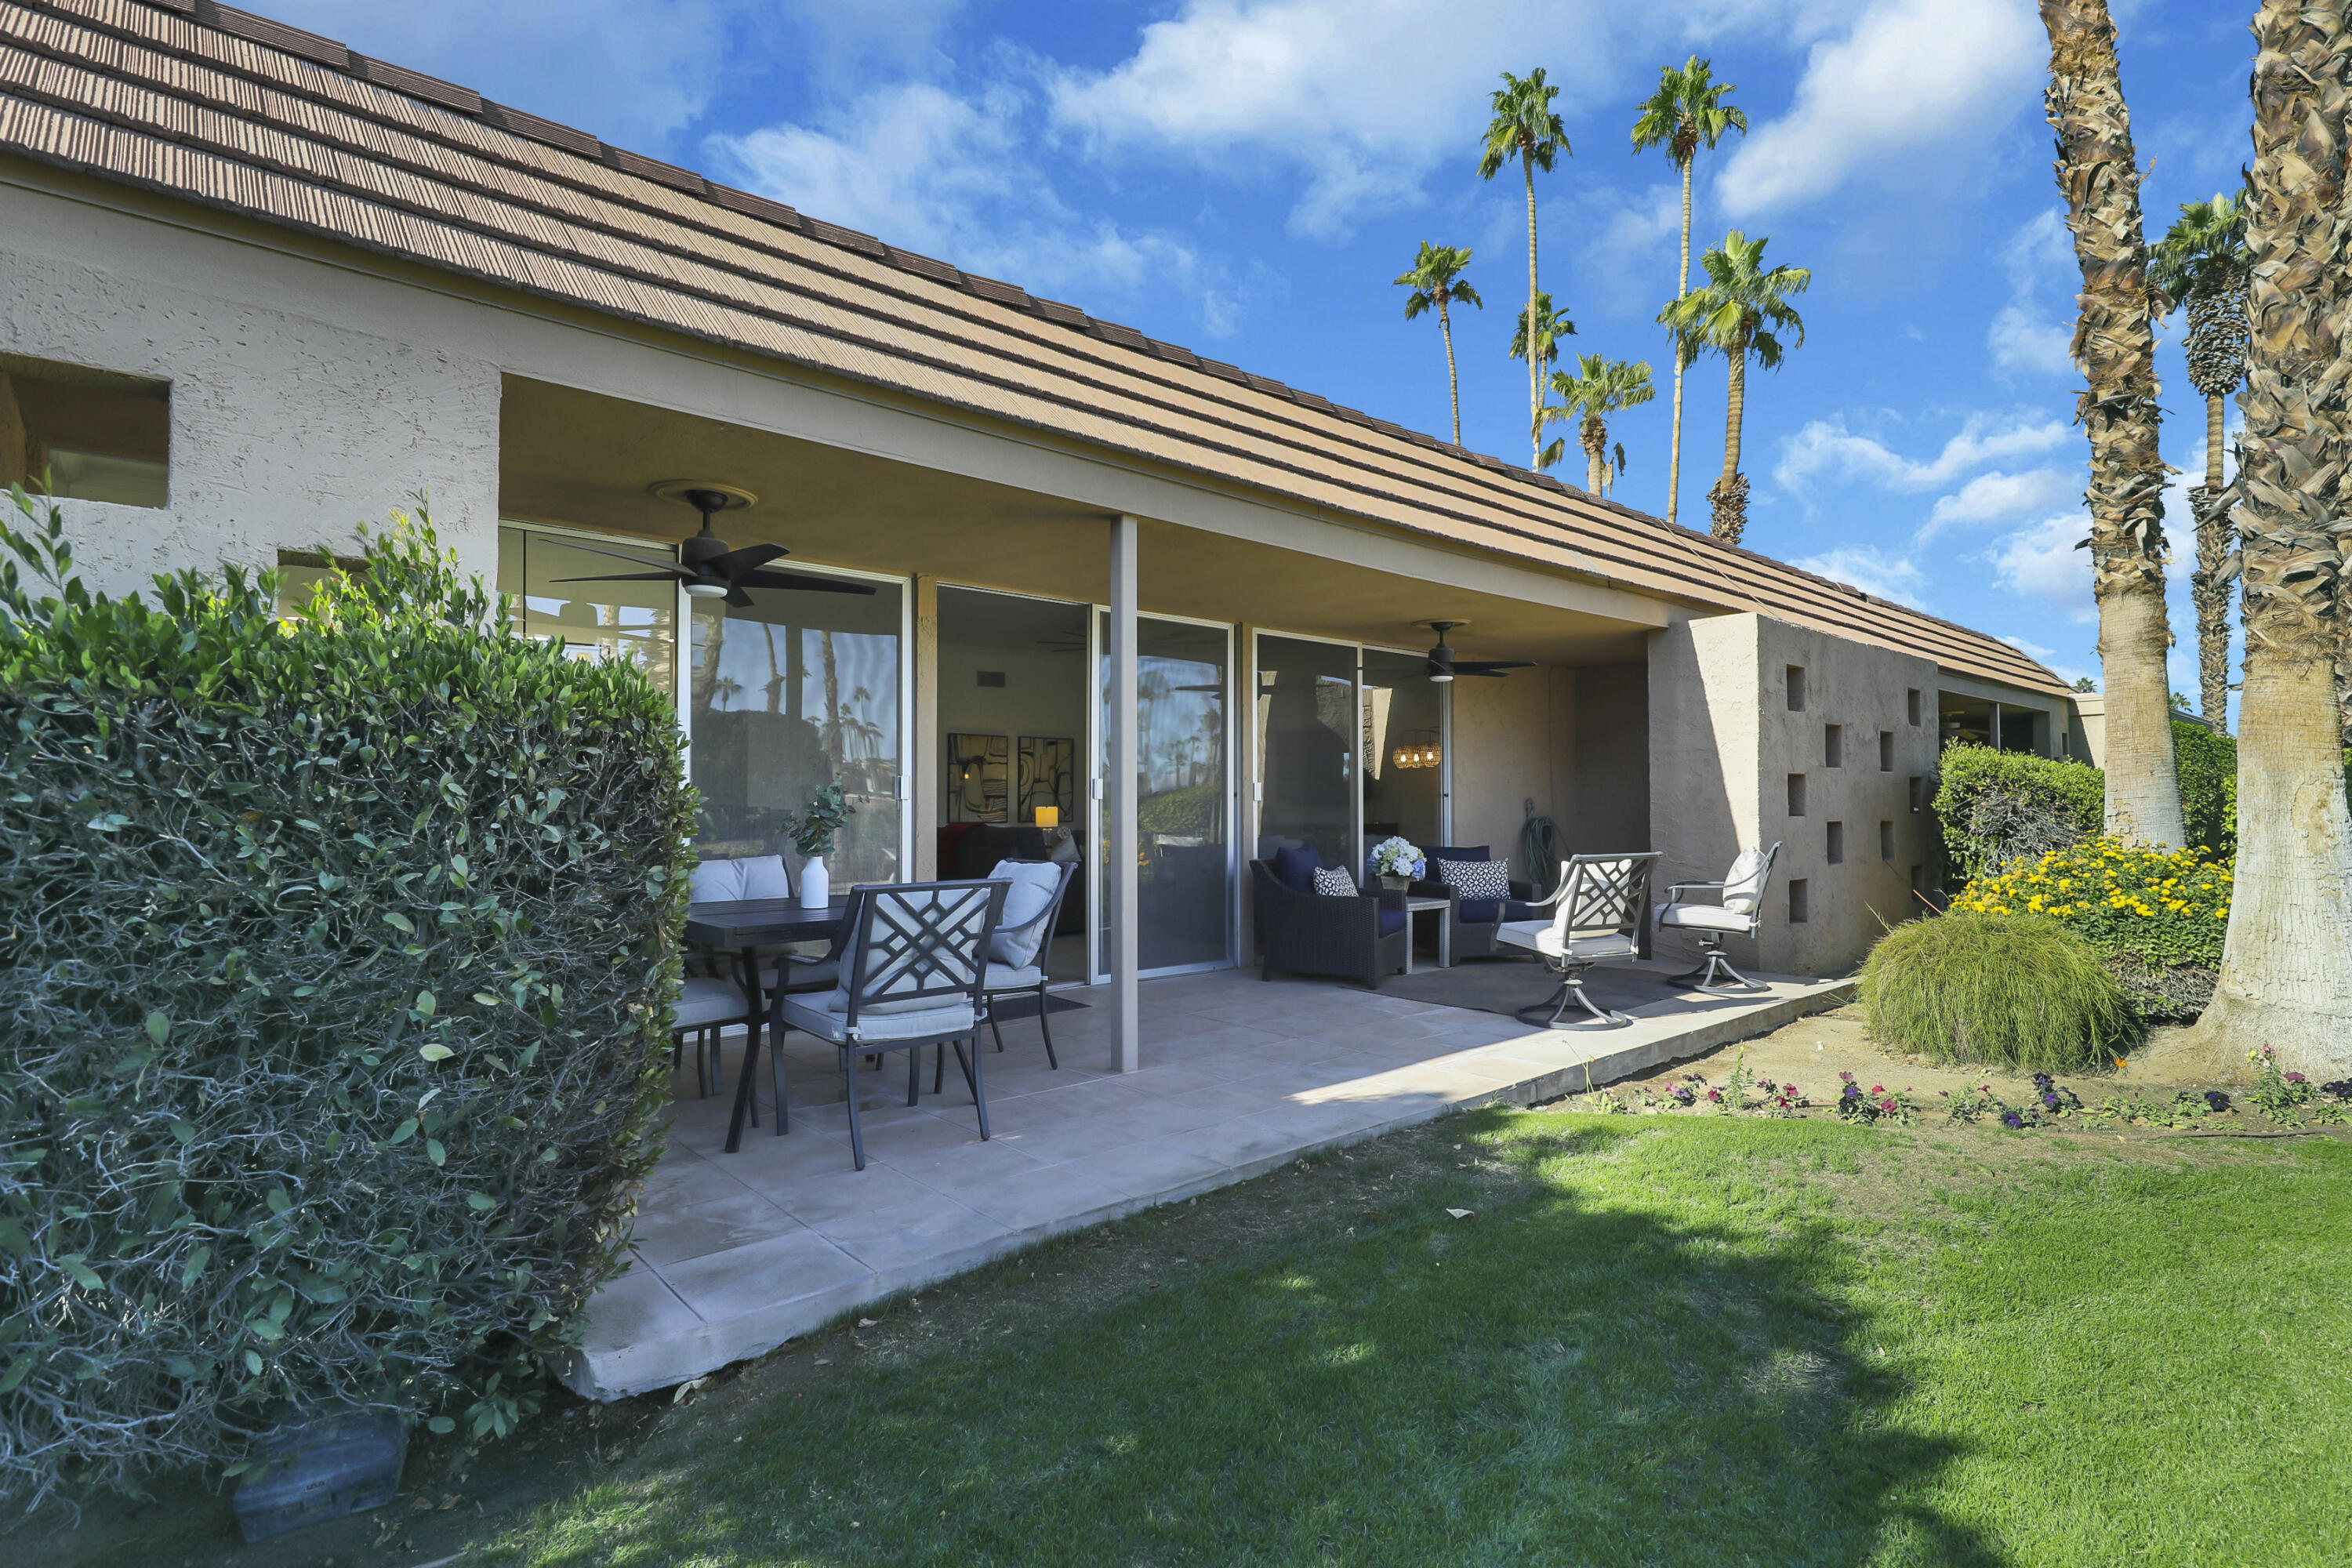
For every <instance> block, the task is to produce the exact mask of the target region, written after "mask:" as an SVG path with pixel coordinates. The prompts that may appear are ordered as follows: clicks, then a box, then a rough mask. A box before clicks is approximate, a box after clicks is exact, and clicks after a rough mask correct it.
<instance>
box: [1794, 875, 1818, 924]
mask: <svg viewBox="0 0 2352 1568" xmlns="http://www.w3.org/2000/svg"><path fill="white" fill-rule="evenodd" d="M1811 894H1812V888H1811V885H1810V884H1809V883H1808V882H1807V881H1806V879H1804V878H1802V877H1799V878H1798V879H1796V880H1794V881H1792V882H1790V884H1789V923H1790V925H1792V926H1801V925H1803V924H1804V923H1805V922H1806V921H1809V920H1811V918H1812V914H1813V900H1812V898H1811Z"/></svg>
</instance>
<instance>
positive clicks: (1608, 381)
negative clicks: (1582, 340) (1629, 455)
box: [1544, 354, 1658, 496]
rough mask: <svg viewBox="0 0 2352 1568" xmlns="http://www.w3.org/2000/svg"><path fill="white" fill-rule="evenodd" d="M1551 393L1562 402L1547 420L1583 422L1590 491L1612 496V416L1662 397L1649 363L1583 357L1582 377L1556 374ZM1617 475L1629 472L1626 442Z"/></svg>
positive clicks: (1580, 360)
mask: <svg viewBox="0 0 2352 1568" xmlns="http://www.w3.org/2000/svg"><path fill="white" fill-rule="evenodd" d="M1551 389H1552V394H1553V395H1554V396H1556V397H1558V398H1559V403H1557V404H1555V405H1553V406H1551V407H1549V408H1547V409H1545V410H1544V417H1545V418H1546V419H1578V430H1577V435H1578V438H1579V440H1580V442H1581V444H1582V445H1583V447H1584V488H1585V489H1589V490H1591V492H1592V493H1593V494H1594V495H1597V496H1605V495H1607V494H1608V493H1609V486H1610V484H1611V482H1612V479H1611V475H1610V468H1609V425H1608V417H1609V416H1610V415H1612V414H1616V413H1619V412H1621V411H1622V410H1624V409H1628V408H1638V407H1640V406H1641V405H1643V404H1644V403H1647V402H1649V401H1650V399H1652V398H1653V397H1655V396H1656V395H1658V393H1657V388H1656V387H1654V386H1653V385H1652V384H1650V367H1649V365H1648V364H1647V363H1643V362H1642V361H1638V360H1635V361H1627V360H1622V359H1602V358H1601V356H1600V355H1599V354H1579V355H1577V356H1576V374H1574V375H1570V374H1568V372H1566V371H1564V370H1563V371H1556V372H1554V373H1553V374H1552V378H1551ZM1578 416H1581V418H1580V419H1579V418H1578ZM1616 471H1617V472H1618V473H1619V474H1622V473H1623V472H1624V471H1625V447H1624V446H1623V444H1622V443H1620V444H1619V446H1618V447H1617V469H1616Z"/></svg>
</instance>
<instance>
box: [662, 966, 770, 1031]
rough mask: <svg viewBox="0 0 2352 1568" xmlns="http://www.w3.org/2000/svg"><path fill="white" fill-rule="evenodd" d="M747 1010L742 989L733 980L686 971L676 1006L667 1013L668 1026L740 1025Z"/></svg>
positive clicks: (704, 1027)
mask: <svg viewBox="0 0 2352 1568" xmlns="http://www.w3.org/2000/svg"><path fill="white" fill-rule="evenodd" d="M750 1013H751V1003H750V1002H748V1001H746V1000H745V999H744V996H743V988H742V987H741V986H740V985H738V984H735V983H734V982H733V981H731V980H712V979H709V978H708V977H706V976H704V975H699V974H689V975H688V976H687V977H686V984H685V985H684V986H683V987H682V988H681V989H680V991H679V992H678V998H677V1007H676V1009H675V1010H673V1011H672V1013H671V1014H670V1021H669V1026H670V1027H671V1028H673V1029H707V1028H709V1027H710V1026H712V1025H714V1024H740V1023H741V1022H742V1021H743V1020H744V1018H745V1017H746V1016H749V1014H750Z"/></svg>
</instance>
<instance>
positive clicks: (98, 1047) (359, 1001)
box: [0, 491, 693, 1505]
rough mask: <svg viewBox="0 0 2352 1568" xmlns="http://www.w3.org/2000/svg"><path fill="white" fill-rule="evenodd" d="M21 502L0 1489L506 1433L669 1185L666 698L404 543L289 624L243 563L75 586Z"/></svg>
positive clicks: (673, 874)
mask: <svg viewBox="0 0 2352 1568" xmlns="http://www.w3.org/2000/svg"><path fill="white" fill-rule="evenodd" d="M15 500H16V506H17V508H18V510H20V511H21V512H22V513H23V514H24V517H25V519H26V527H25V528H24V529H23V530H22V531H16V530H13V529H5V528H0V544H5V546H6V547H7V550H8V551H9V552H13V553H14V555H15V557H16V560H14V561H8V562H6V563H5V566H0V735H5V741H4V742H0V744H5V764H0V910H5V919H6V921H7V925H8V933H9V943H8V947H7V951H6V952H5V955H0V1025H5V1030H6V1037H7V1040H8V1042H9V1048H8V1051H7V1053H6V1055H5V1059H0V1495H5V1497H7V1498H9V1499H10V1500H15V1501H17V1502H19V1503H22V1504H26V1505H29V1504H31V1503H33V1502H37V1501H38V1500H40V1499H41V1498H43V1497H45V1496H47V1495H48V1494H49V1493H50V1492H51V1491H53V1490H54V1489H56V1488H57V1487H58V1485H59V1483H60V1480H61V1479H63V1478H65V1477H67V1476H68V1475H72V1476H76V1477H78V1478H86V1479H89V1480H92V1481H95V1482H100V1483H108V1484H117V1485H119V1484H122V1483H124V1482H126V1481H128V1480H130V1479H132V1478H134V1477H135V1476H136V1474H137V1473H138V1472H139V1471H141V1470H142V1469H144V1468H150V1467H152V1466H156V1465H159V1464H186V1463H195V1462H216V1461H222V1460H239V1459H240V1458H241V1457H242V1455H243V1454H244V1453H245V1452H246V1451H247V1445H248V1439H249V1438H250V1436H252V1435H253V1434H254V1433H256V1432H257V1431H258V1430H260V1429H262V1428H263V1427H265V1426H267V1425H268V1423H269V1422H270V1421H272V1420H273V1419H274V1418H276V1417H278V1416H280V1415H284V1414H286V1413H287V1412H289V1410H290V1411H300V1410H303V1409H305V1408H309V1407H314V1406H319V1405H325V1404H328V1403H331V1402H345V1401H348V1402H353V1403H358V1404H363V1405H377V1406H389V1407H392V1408H394V1409H397V1410H399V1411H400V1412H402V1413H403V1414H404V1415H406V1416H409V1417H412V1418H416V1417H424V1418H427V1419H429V1420H430V1422H431V1424H432V1425H433V1426H435V1427H436V1429H442V1430H446V1429H447V1428H448V1426H450V1425H451V1424H452V1422H453V1420H454V1419H456V1418H458V1417H465V1418H469V1419H470V1420H471V1421H472V1423H473V1425H474V1427H475V1429H476V1430H477V1431H493V1430H498V1431H502V1430H504V1429H505V1428H506V1426H508V1425H509V1423H510V1422H511V1421H513V1420H514V1419H515V1418H516V1417H517V1416H518V1415H519V1414H520V1410H521V1408H522V1406H523V1405H524V1404H525V1403H527V1398H528V1396H527V1395H525V1394H521V1393H520V1391H519V1389H518V1386H517V1384H518V1382H519V1381H525V1380H526V1378H527V1374H528V1373H530V1370H531V1367H532V1364H533V1363H534V1362H536V1361H537V1360H538V1359H539V1358H541V1357H545V1356H549V1355H551V1354H556V1353H560V1352H562V1351H563V1350H564V1348H565V1347H566V1346H567V1345H568V1344H569V1343H571V1342H572V1341H573V1339H574V1338H575V1337H576V1334H575V1329H574V1326H573V1325H574V1323H575V1321H576V1315H577V1311H578V1309H579V1308H580V1306H581V1305H582V1303H583V1301H584V1300H586V1299H587V1296H588V1294H589V1293H590V1292H591V1291H592V1290H593V1289H594V1288H595V1287H596V1285H597V1284H599V1283H600V1282H601V1281H603V1280H604V1279H607V1278H609V1277H610V1276H611V1275H613V1274H614V1273H615V1272H617V1270H618V1268H619V1267H620V1260H619V1256H618V1253H619V1247H620V1244H621V1241H622V1239H623V1228H624V1226H625V1220H626V1216H627V1214H628V1212H629V1207H630V1205H631V1202H632V1199H633V1194H634V1193H635V1186H636V1184H637V1182H638V1180H639V1179H640V1178H641V1177H642V1176H643V1174H644V1173H646V1170H647V1169H648V1168H649V1167H650V1166H651V1164H652V1163H653V1161H654V1158H655V1156H656V1152H657V1148H656V1127H655V1124H654V1120H653V1118H654V1112H655V1110H656V1106H657V1104H658V1103H659V1100H660V1099H661V1096H662V1093H663V1084H664V1079H665V1069H666V1068H667V1057H668V1044H669V1042H668V1035H667V1027H666V1023H667V1012H668V1008H669V1005H670V1003H671V1001H672V999H673V998H674V996H675V993H676V986H677V964H678V955H677V932H678V929H679V923H680V921H681V919H682V916H683V913H684V906H685V901H686V876H685V869H686V866H687V864H688V853H689V852H688V848H687V842H688V833H689V831H690V827H691V824H692V821H693V814H692V811H691V808H690V795H689V792H688V790H687V789H686V787H685V784H684V782H683V778H682V774H681V772H680V760H679V752H678V743H677V724H676V721H675V718H674V715H673V714H672V712H671V710H670V707H669V705H668V703H667V701H665V700H663V698H662V695H661V693H660V692H659V691H657V690H656V689H655V688H654V687H653V686H652V684H651V683H650V682H649V681H648V680H647V679H646V677H645V676H644V674H643V673H642V672H640V671H639V670H637V669H636V668H634V667H632V666H629V665H625V664H603V665H596V664H586V663H581V662H576V661H573V660H572V659H569V658H565V657H563V655H562V651H561V650H560V649H559V648H556V647H552V646H550V645H543V644H537V643H531V642H527V641H524V640H522V639H521V638H520V637H516V636H515V635H513V634H512V633H511V632H510V631H509V629H508V623H507V617H506V615H505V606H504V605H503V603H502V602H500V601H499V600H497V599H494V598H493V597H492V596H491V595H488V594H487V593H486V592H485V591H484V590H483V589H482V587H481V586H480V584H478V582H477V583H473V584H467V583H464V582H462V581H461V580H460V579H459V577H458V575H457V568H456V561H455V557H454V556H445V555H443V554H441V553H440V552H438V551H437V548H436V542H435V540H434V537H433V534H432V531H431V529H430V525H429V522H427V521H424V520H422V519H421V518H420V520H419V521H418V522H417V523H416V524H415V525H413V526H412V525H409V524H406V523H404V522H399V523H395V526H394V529H393V530H392V531H391V532H390V533H389V535H388V536H386V537H383V538H381V539H376V540H372V541H370V542H369V543H368V547H367V552H366V565H365V567H364V569H363V570H360V571H356V572H353V573H352V574H348V575H344V574H338V575H335V576H332V577H331V578H330V579H329V580H328V581H327V582H326V583H325V584H322V585H321V586H320V589H319V591H318V593H317V595H315V596H314V598H313V600H312V601H311V603H310V607H309V614H308V616H307V618H304V619H300V620H298V621H296V622H293V623H288V624H281V623H280V622H279V621H278V618H277V616H276V614H275V609H274V604H273V599H274V595H275V591H276V584H275V583H274V581H273V580H272V578H271V577H270V576H269V575H267V574H264V575H261V576H258V577H249V576H247V575H246V574H242V573H240V572H238V571H237V570H236V569H234V568H230V569H226V570H224V571H223V572H221V573H220V574H217V575H212V576H206V575H202V574H195V573H185V574H179V575H176V576H171V577H159V578H157V579H156V580H155V586H154V590H153V593H152V603H150V602H148V601H147V600H144V599H136V598H134V599H119V600H118V599H109V598H104V597H94V596H92V595H89V594H88V593H87V592H85V591H84V589H83V588H82V586H81V584H79V582H77V581H75V580H74V578H73V574H72V559H71V552H70V551H69V549H68V547H67V544H66V542H65V540H64V537H63V525H62V521H61V520H60V519H59V517H58V512H57V510H56V509H55V508H54V507H51V508H49V509H47V514H46V516H43V515H41V514H40V513H38V512H37V510H36V509H35V506H34V503H33V502H32V501H31V500H29V499H28V498H26V496H25V495H24V493H23V492H22V491H18V492H16V497H15ZM20 563H21V564H22V565H23V566H24V567H25V568H26V569H28V571H29V572H30V574H32V576H35V577H46V578H47V580H48V581H49V582H50V583H51V584H53V585H54V586H55V589H56V592H55V594H54V595H51V596H47V597H41V598H36V597H35V596H34V593H33V591H32V590H30V589H28V587H27V586H26V580H25V579H20V576H19V573H18V566H19V564H20ZM443 1412H446V1414H441V1413H443ZM231 1468H232V1469H233V1470H234V1469H235V1468H239V1467H238V1466H236V1465H232V1467H231Z"/></svg>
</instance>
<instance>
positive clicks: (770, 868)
mask: <svg viewBox="0 0 2352 1568" xmlns="http://www.w3.org/2000/svg"><path fill="white" fill-rule="evenodd" d="M743 896H744V897H745V898H747V899H789V898H791V897H792V896H793V874H792V873H791V872H790V871H788V870H786V869H785V868H784V858H783V857H782V856H781V855H752V856H748V857H746V858H745V859H744V861H743Z"/></svg>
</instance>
